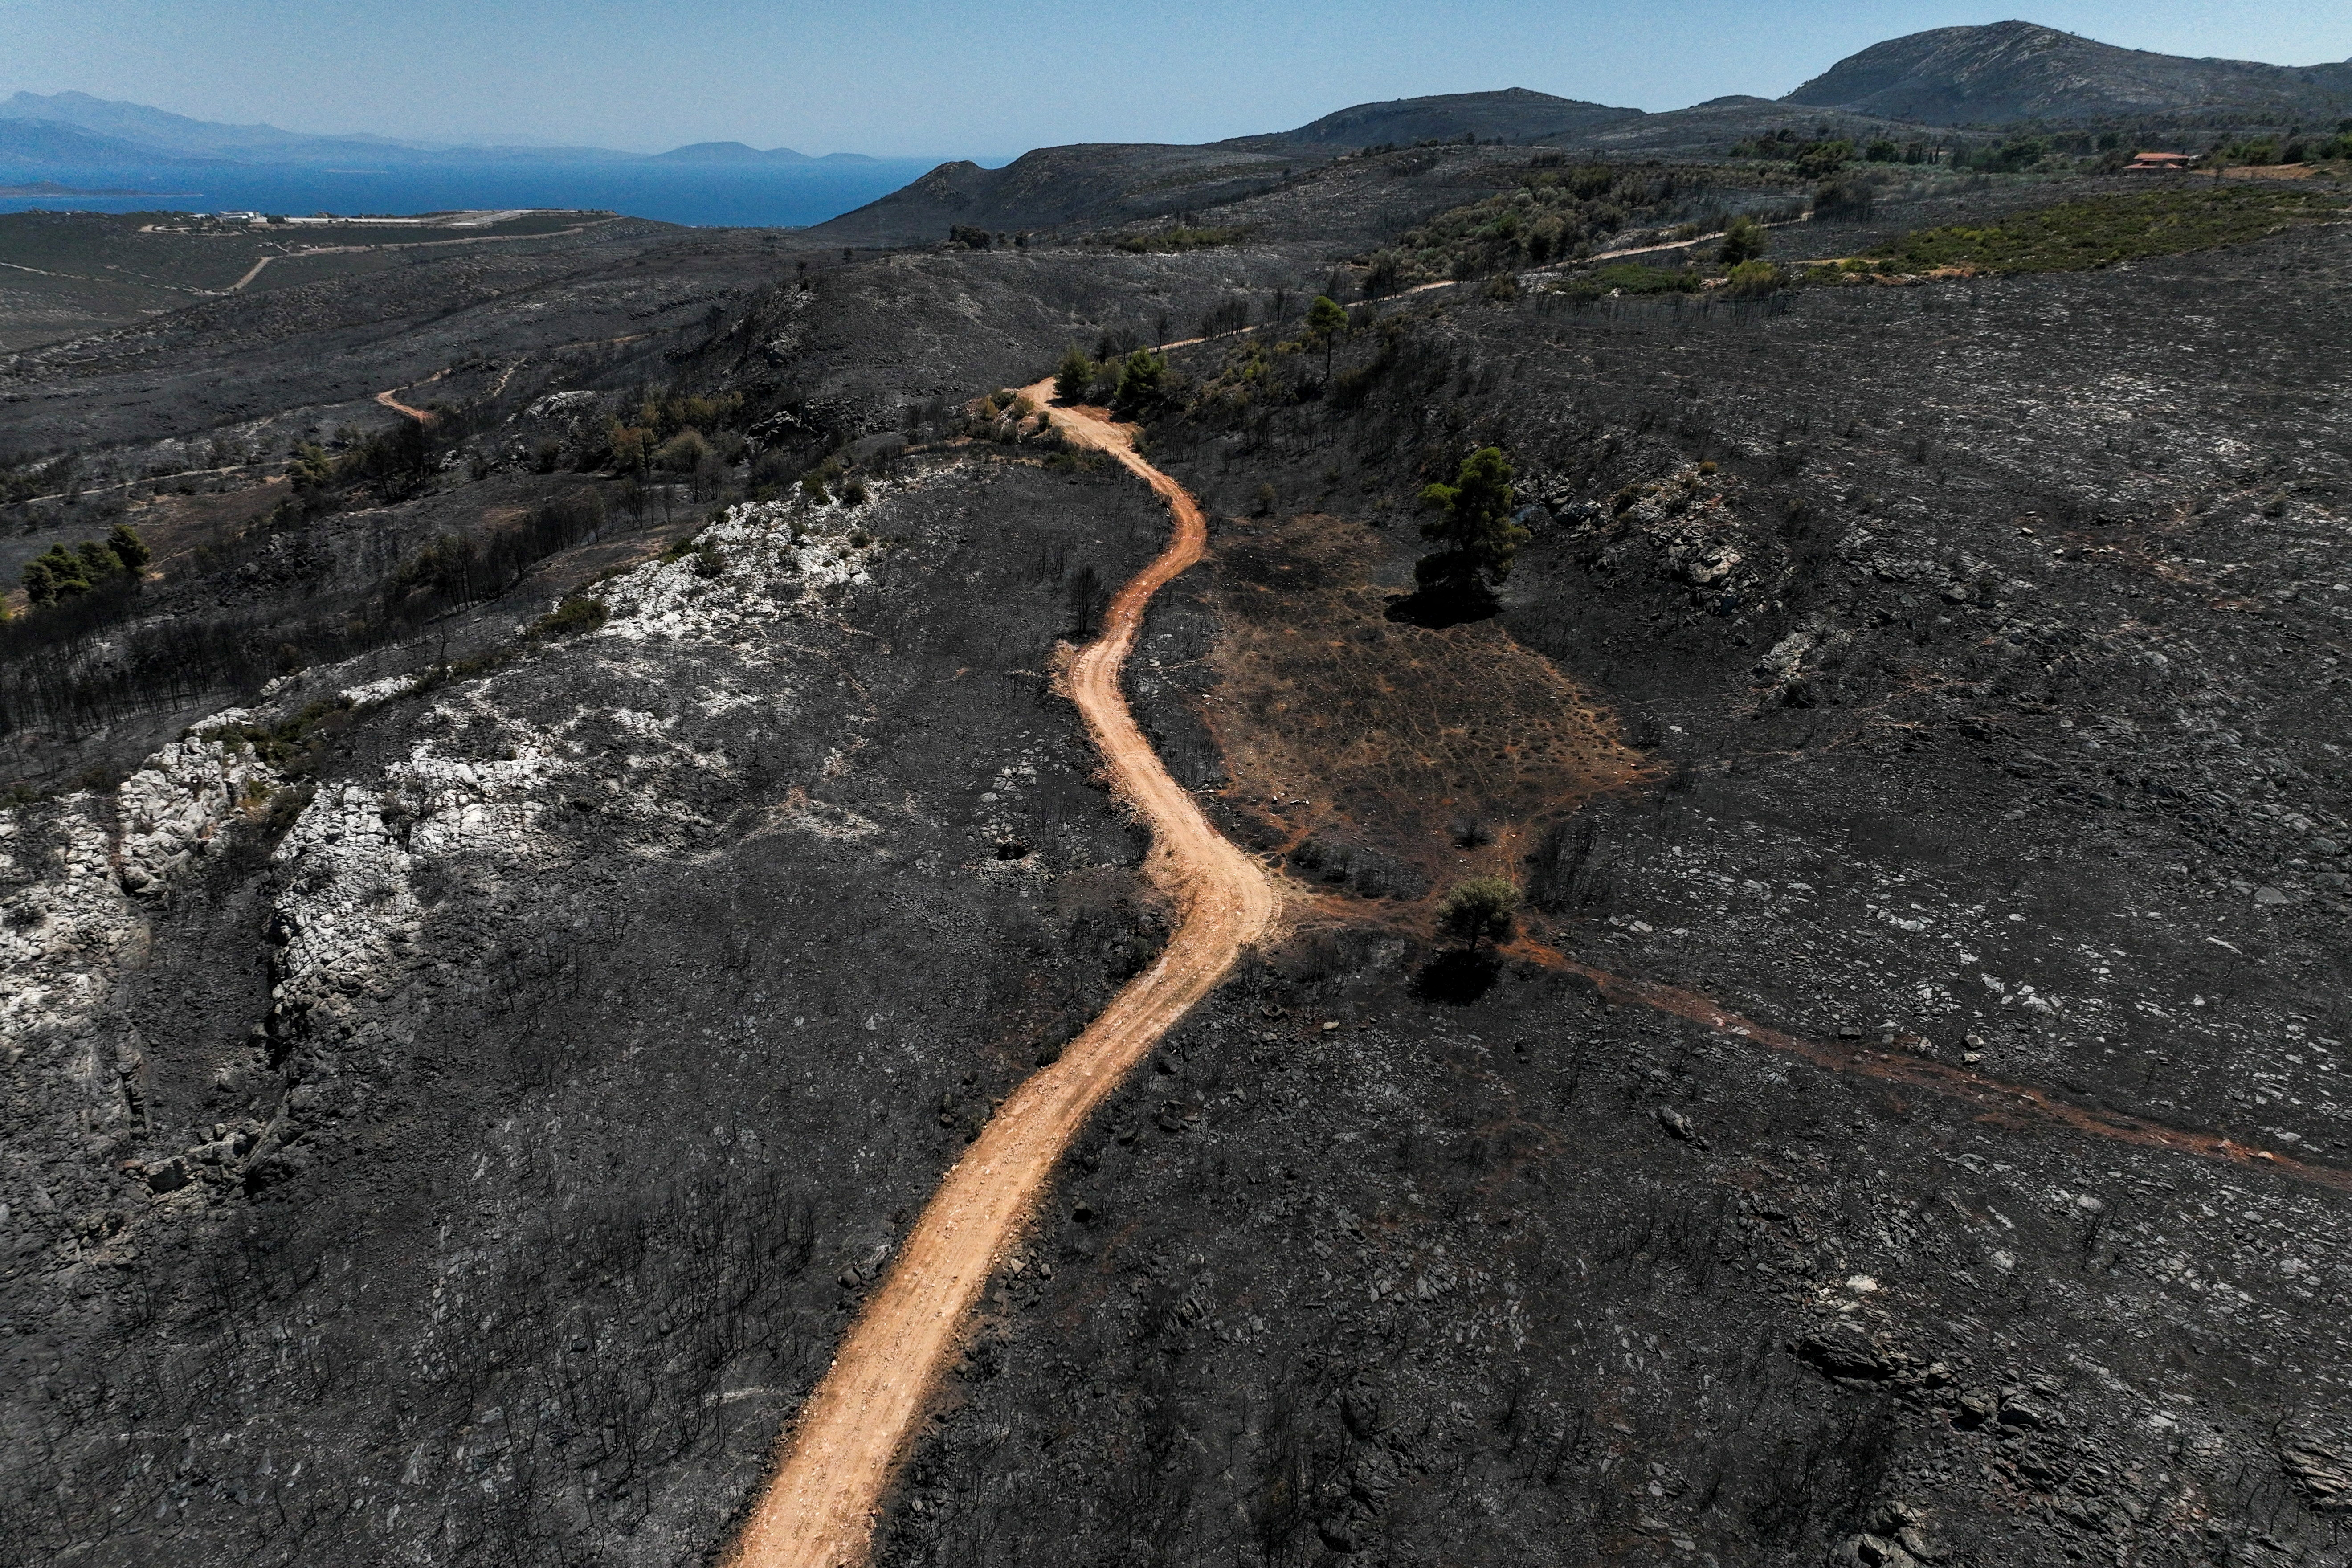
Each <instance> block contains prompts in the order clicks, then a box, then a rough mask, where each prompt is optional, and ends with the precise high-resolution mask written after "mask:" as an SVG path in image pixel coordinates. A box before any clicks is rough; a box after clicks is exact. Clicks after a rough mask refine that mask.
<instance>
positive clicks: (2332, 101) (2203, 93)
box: [1781, 22, 2352, 125]
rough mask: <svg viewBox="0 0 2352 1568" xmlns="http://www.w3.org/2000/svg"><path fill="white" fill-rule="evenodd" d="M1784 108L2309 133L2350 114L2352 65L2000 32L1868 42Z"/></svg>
mask: <svg viewBox="0 0 2352 1568" xmlns="http://www.w3.org/2000/svg"><path fill="white" fill-rule="evenodd" d="M1781 101H1783V102H1785V103H1791V104H1798V105H1802V106H1805V107H1808V108H1821V109H1843V110H1850V111H1852V112H1853V113H1857V114H1874V115H1883V116H1885V117H1886V118H1888V119H1891V120H1907V121H1917V122H1920V123H1924V124H1928V125H1983V124H2001V123H2006V122H2009V121H2021V120H2033V121H2054V122H2061V123H2063V122H2065V121H2085V120H2100V119H2116V118H2166V119H2170V118H2176V117H2181V116H2192V117H2213V118H2219V119H2239V120H2254V121H2302V122H2306V123H2308V122H2312V121H2322V120H2333V119H2335V118H2336V117H2338V116H2340V115H2345V114H2352V61H2345V62H2342V63H2338V64H2330V65H2315V66H2303V67H2297V66H2273V65H2263V64H2259V63H2257V62H2254V61H2251V60H2216V59H2184V58H2181V57H2179V56H2178V55H2159V54H2153V53H2150V52H2148V51H2147V50H2145V49H2124V48H2117V47H2115V46H2114V45H2112V44H2102V43H2098V42H2095V40H2093V39H2090V38H2085V37H2079V36H2077V35H2075V34H2073V33H2062V32H2059V31H2058V30H2056V29H2055V28H2052V27H2042V26H2035V25H2034V24H2032V23H2031V22H1997V23H1994V24H1992V25H1991V26H1981V27H1937V28H1934V29H1932V30H1930V31H1927V32H1924V33H1912V34H1908V35H1906V36H1905V37H1900V38H1890V39H1888V40H1887V41H1886V42H1885V43H1883V44H1874V45H1872V46H1871V47H1869V48H1866V49H1864V50H1863V51H1862V52H1861V53H1860V54H1856V55H1850V56H1848V57H1847V58H1844V59H1842V60H1840V61H1839V62H1838V63H1837V64H1835V65H1833V66H1832V67H1831V68H1829V69H1828V70H1826V71H1823V72H1822V74H1821V75H1819V76H1817V77H1815V78H1813V79H1811V81H1809V82H1806V83H1805V84H1804V85H1803V86H1802V87H1800V88H1798V89H1796V91H1794V92H1792V93H1790V94H1789V95H1788V96H1787V97H1786V98H1785V99H1783V100H1781Z"/></svg>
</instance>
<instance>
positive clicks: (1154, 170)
mask: <svg viewBox="0 0 2352 1568" xmlns="http://www.w3.org/2000/svg"><path fill="white" fill-rule="evenodd" d="M1297 161H1298V160H1297V158H1295V157H1294V158H1284V157H1281V156H1278V155H1276V154H1275V153H1254V152H1249V151H1246V150H1243V149H1238V148H1230V147H1189V146H1181V145H1173V144H1168V143H1160V142H1087V143H1081V144H1078V145H1074V146H1068V147H1042V148H1039V149H1038V150H1037V151H1035V152H1034V153H1024V154H1022V155H1021V156H1020V157H1019V158H1016V159H1014V160H1013V162H1012V163H1008V164H1006V165H1005V166H1004V167H1003V168H1002V169H983V168H982V167H981V166H980V165H979V164H977V163H962V162H959V163H942V164H940V166H939V167H938V168H936V169H934V170H932V171H931V172H930V173H929V174H925V175H924V176H923V177H922V178H921V179H919V180H917V181H915V182H914V183H913V184H909V185H907V186H905V187H904V188H902V189H899V190H897V191H893V192H892V193H890V195H887V196H884V197H883V198H881V199H880V200H879V201H875V202H869V203H867V204H866V205H864V206H862V207H859V208H858V209H857V210H856V211H855V212H850V213H845V214H843V215H842V216H839V217H837V218H833V219H831V220H829V221H827V222H825V223H821V224H818V225H816V226H814V227H812V228H810V229H808V230H806V231H805V232H806V234H807V236H808V237H810V238H812V239H816V240H821V241H824V242H825V243H828V244H835V245H873V246H895V245H921V244H927V243H932V242H936V241H939V240H943V239H945V238H947V237H948V231H949V229H950V227H953V226H965V227H970V228H980V229H987V230H990V231H992V232H993V231H1000V230H1003V231H1014V230H1024V229H1038V228H1052V227H1055V226H1058V225H1062V224H1067V223H1074V222H1086V223H1090V224H1100V223H1111V222H1117V221H1119V220H1121V219H1124V218H1138V217H1154V216H1160V215H1163V214H1169V213H1175V212H1181V211H1185V210H1189V209H1191V208H1194V207H1202V206H1213V205H1217V204H1218V203H1220V202H1227V201H1232V200H1234V199H1235V198H1236V197H1239V196H1241V195H1246V194H1248V193H1249V192H1251V191H1254V190H1262V189H1264V188H1265V187H1266V186H1268V185H1270V184H1275V183H1276V182H1278V181H1280V180H1281V179H1282V178H1283V176H1284V175H1285V174H1288V173H1289V172H1290V170H1291V168H1292V166H1293V165H1294V164H1295V163H1297Z"/></svg>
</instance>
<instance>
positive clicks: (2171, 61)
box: [746, 22, 2352, 245]
mask: <svg viewBox="0 0 2352 1568" xmlns="http://www.w3.org/2000/svg"><path fill="white" fill-rule="evenodd" d="M2347 115H2352V61H2347V62H2345V63H2342V64H2336V65H2318V66H2273V65H2262V64H2257V63H2253V62H2250V61H2244V60H2195V59H2185V58H2179V57H2177V56H2172V55H2158V54H2149V53H2147V52H2146V51H2143V50H2138V49H2124V48H2117V47H2115V46H2113V45H2111V44H2101V43H2095V42H2093V41H2092V40H2090V39H2088V38H2084V37H2076V36H2075V35H2074V34H2072V33H2062V32H2059V31H2057V30H2056V29H2055V28H2052V27H2042V26H2035V25H2034V24H2032V23H2030V22H1999V23H1994V24H1991V25H1990V26H1978V27H1939V28H1937V29H1935V30H1933V31H1930V32H1925V33H1914V34H1912V35H1910V36H1909V37H1901V38H1895V39H1891V40H1890V41H1888V42H1886V43H1883V44H1877V45H1874V46H1873V47H1870V48H1867V49H1864V50H1863V51H1862V52H1861V53H1859V54H1856V55H1853V56H1850V57H1848V58H1845V59H1843V60H1840V61H1839V62H1838V63H1837V64H1836V65H1834V66H1832V67H1831V68H1829V69H1828V70H1826V71H1824V72H1822V74H1821V75H1820V76H1817V77H1815V78H1814V79H1812V80H1811V81H1809V82H1807V83H1805V84H1804V85H1803V86H1802V87H1800V88H1799V89H1796V90H1795V91H1794V92H1791V93H1790V94H1788V95H1787V96H1785V97H1783V98H1780V99H1765V98H1750V97H1746V96H1738V95H1735V96H1733V97H1728V98H1717V99H1711V100H1708V101H1706V102H1705V103H1701V104H1695V105H1693V106H1692V107H1690V108H1688V109H1677V110H1670V111H1668V112H1665V113H1662V114H1654V113H1649V112H1646V111H1644V110H1639V109H1626V108H1619V107H1613V106H1612V105H1609V104H1605V103H1589V102H1585V101H1583V100H1578V99H1571V98H1555V97H1553V96H1552V95H1550V94H1549V93H1542V92H1534V91H1530V90H1529V89H1526V88H1516V87H1515V88H1509V89H1505V90H1503V91H1499V92H1458V93H1447V94H1444V95H1441V96H1434V97H1429V98H1405V99H1394V100H1389V101H1386V102H1381V103H1360V104H1357V105H1355V106H1353V107H1351V108H1348V109H1342V110H1338V111H1337V112H1335V113H1331V114H1327V115H1325V116H1323V117H1322V118H1321V119H1319V120H1316V121H1309V122H1308V123H1307V124H1305V125H1302V126H1299V127H1297V129H1296V130H1292V131H1276V132H1266V133H1264V134H1261V135H1255V136H1236V137H1234V138H1231V139H1230V140H1227V141H1223V142H1211V143H1208V144H1206V145H1204V146H1179V145H1169V144H1163V143H1122V142H1095V143H1082V144H1079V145H1075V146H1067V147H1045V148H1040V149H1038V150H1037V151H1035V152H1033V153H1024V155H1023V156H1021V157H1020V158H1018V159H1015V160H1014V161H1013V163H1009V164H1007V165H1006V166H1004V167H1003V168H1001V169H984V168H982V167H981V166H980V165H978V164H976V163H943V164H941V165H940V166H939V167H938V168H936V169H934V170H932V171H931V172H930V173H929V174H925V175H924V176H923V177H922V178H921V179H919V180H917V181H915V182H914V183H913V184H908V185H907V186H905V187H904V188H903V189H900V190H898V191H895V192H893V193H891V194H890V195H887V196H885V197H883V198H882V199H881V200H879V201H877V202H874V203H871V204H869V205H866V206H863V207H860V208H858V209H857V210H856V211H855V212H851V213H845V214H843V215H842V216H839V217H837V218H834V219H832V220H830V221H828V222H826V223H824V224H822V225H819V226H817V228H816V229H815V231H814V232H815V233H816V234H818V235H822V236H824V237H826V238H827V239H831V240H837V241H840V242H842V243H845V244H859V245H904V244H911V243H917V242H919V241H920V240H924V239H936V238H939V237H941V236H943V235H945V234H946V233H947V231H948V228H949V226H950V225H962V226H968V227H972V228H982V229H988V230H991V231H997V230H1007V229H1023V228H1045V227H1052V226H1055V225H1059V224H1066V223H1071V222H1075V221H1079V220H1081V219H1083V220H1084V221H1087V222H1118V221H1126V220H1130V219H1135V218H1140V217H1149V216H1158V215H1161V214H1164V213H1171V212H1178V211H1183V210H1188V209H1190V210H1197V209H1201V208H1206V207H1210V206H1214V205H1218V204H1219V203H1221V202H1227V201H1232V200H1235V199H1237V198H1238V197H1240V196H1242V195H1246V194H1248V193H1249V192H1250V191H1251V190H1253V189H1259V188H1263V187H1264V186H1265V185H1266V184H1268V183H1270V182H1274V181H1278V180H1281V179H1284V178H1286V177H1288V176H1289V175H1290V174H1292V173H1293V172H1294V170H1297V169H1298V168H1300V167H1301V166H1304V165H1312V164H1314V163H1321V162H1324V161H1328V159H1330V158H1332V157H1334V156H1336V155H1338V154H1339V153H1346V152H1350V151H1353V150H1355V149H1358V148H1363V147H1375V146H1387V145H1398V146H1412V145H1415V144H1418V143H1423V142H1459V141H1464V140H1473V141H1478V142H1490V141H1502V142H1508V143H1511V144H1513V145H1518V146H1543V147H1558V148H1560V149H1562V150H1563V151H1572V152H1578V153H1585V154H1587V155H1601V156H1611V155H1613V156H1619V157H1692V156H1709V155H1715V156H1719V155H1721V154H1722V153H1724V152H1725V151H1726V150H1727V149H1728V148H1729V147H1731V146H1732V145H1733V144H1735V143H1737V142H1741V141H1745V140H1748V139H1750V138H1753V137H1756V136H1758V135H1762V134H1768V133H1769V132H1776V131H1783V130H1790V131H1796V132H1800V133H1801V134H1803V135H1806V136H1813V135H1831V136H1842V137H1848V138H1852V139H1853V140H1856V141H1863V140H1868V139H1872V138H1876V137H1886V138H1889V139H1892V140H1895V141H1905V140H1916V139H1919V138H1921V137H1923V136H1924V137H1931V138H1935V139H1937V140H1944V139H1949V138H1952V137H1955V136H1957V137H1959V138H1960V139H1962V140H1965V139H1967V138H1969V136H1971V135H1976V136H1990V135H1999V134H2000V133H2002V132H2004V131H2007V130H2010V129H2011V128H2014V127H2016V126H2019V125H2021V124H2027V123H2040V124H2050V125H2063V124H2068V123H2082V122H2085V121H2111V122H2116V123H2118V124H2122V125H2126V126H2128V127H2130V128H2132V129H2134V130H2137V131H2140V132H2146V133H2149V134H2156V135H2164V134H2168V133H2171V134H2178V135H2187V134H2189V133H2190V132H2192V131H2194V130H2196V129H2199V128H2203V129H2204V130H2206V131H2207V132H2209V133H2210V131H2211V130H2212V129H2213V128H2215V127H2223V126H2232V125H2234V126H2241V127H2250V126H2256V125H2292V124H2302V125H2305V126H2311V127H2316V126H2319V125H2323V124H2328V125H2332V124H2333V123H2335V121H2336V120H2338V119H2339V118H2342V117H2344V116H2347ZM746 151H747V152H748V151H749V149H746Z"/></svg>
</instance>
